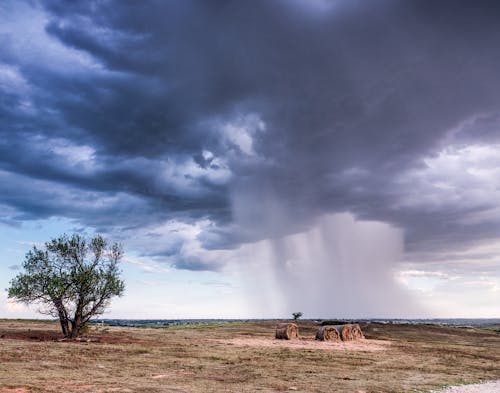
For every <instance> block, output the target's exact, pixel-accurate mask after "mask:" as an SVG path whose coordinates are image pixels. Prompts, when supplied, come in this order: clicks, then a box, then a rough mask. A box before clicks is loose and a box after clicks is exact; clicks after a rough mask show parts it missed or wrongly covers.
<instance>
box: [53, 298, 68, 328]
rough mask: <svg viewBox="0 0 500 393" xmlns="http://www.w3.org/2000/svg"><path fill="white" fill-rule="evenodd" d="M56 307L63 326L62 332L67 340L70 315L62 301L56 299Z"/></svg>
mask: <svg viewBox="0 0 500 393" xmlns="http://www.w3.org/2000/svg"><path fill="white" fill-rule="evenodd" d="M54 305H55V307H56V309H57V314H58V316H59V323H60V324H61V331H62V334H63V336H64V337H65V338H67V337H69V335H70V331H69V323H68V315H67V313H66V309H65V308H64V305H63V302H62V300H61V299H55V300H54Z"/></svg>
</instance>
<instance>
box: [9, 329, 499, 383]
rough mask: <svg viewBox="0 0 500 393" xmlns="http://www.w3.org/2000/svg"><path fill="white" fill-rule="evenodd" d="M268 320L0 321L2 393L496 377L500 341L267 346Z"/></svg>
mask: <svg viewBox="0 0 500 393" xmlns="http://www.w3.org/2000/svg"><path fill="white" fill-rule="evenodd" d="M274 328H275V323H274V322H261V323H232V324H220V325H208V326H204V325H200V326H194V327H193V326H191V327H170V328H158V329H152V328H118V327H92V328H91V329H90V331H89V333H88V334H87V335H86V336H85V340H83V341H78V342H68V341H58V338H59V337H60V336H59V330H58V325H57V324H56V323H52V322H39V321H38V322H37V321H34V322H33V321H9V320H4V321H0V393H7V392H16V393H28V392H69V393H72V392H99V393H105V392H134V393H135V392H152V393H154V392H259V391H261V392H280V391H298V392H429V391H430V390H431V389H436V388H439V387H444V386H447V385H455V384H460V383H472V382H478V381H480V380H498V379H500V334H499V333H498V332H497V331H494V330H491V331H486V330H481V329H477V328H476V329H472V328H450V327H440V326H431V325H382V324H369V325H362V329H363V331H364V333H365V336H366V337H367V339H366V340H362V341H360V342H356V343H324V342H316V341H314V340H313V338H312V337H313V336H314V333H315V331H316V328H317V327H316V326H315V325H314V323H312V322H308V321H303V322H300V323H299V328H300V334H301V336H302V337H303V339H301V340H299V341H290V342H288V341H277V340H275V339H274Z"/></svg>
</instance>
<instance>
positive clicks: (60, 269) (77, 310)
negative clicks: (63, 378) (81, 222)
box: [8, 234, 125, 337]
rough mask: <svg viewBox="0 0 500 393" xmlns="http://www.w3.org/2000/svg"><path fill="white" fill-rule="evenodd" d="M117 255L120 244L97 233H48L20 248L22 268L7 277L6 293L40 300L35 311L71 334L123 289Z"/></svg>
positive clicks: (27, 302) (24, 301)
mask: <svg viewBox="0 0 500 393" xmlns="http://www.w3.org/2000/svg"><path fill="white" fill-rule="evenodd" d="M122 256H123V252H122V249H121V247H120V245H118V244H117V243H115V244H113V245H112V246H111V247H108V246H107V242H106V241H105V240H104V239H103V238H102V237H101V236H100V235H97V236H95V237H94V238H92V239H90V240H89V241H87V240H86V239H85V238H84V237H82V236H80V235H77V234H75V235H72V236H71V237H68V236H67V235H63V236H61V237H59V238H56V239H52V240H51V241H50V242H47V243H45V247H44V249H39V248H37V247H33V249H32V250H31V251H29V252H28V253H27V254H26V257H25V261H24V263H23V268H24V271H23V272H22V273H20V274H18V275H17V276H16V277H15V278H14V279H13V280H12V281H11V282H10V288H9V289H8V293H9V298H14V299H16V300H17V301H20V302H23V303H26V304H30V303H35V304H38V305H40V306H41V308H40V312H42V313H44V314H48V315H52V316H54V317H57V318H59V321H60V323H61V329H62V331H63V334H64V336H65V337H76V336H78V334H79V333H80V332H81V330H82V329H83V327H84V326H85V323H87V322H88V321H89V320H90V318H92V317H94V316H96V315H100V314H102V313H103V312H104V311H105V309H106V307H107V306H108V305H109V302H110V299H111V298H112V297H114V296H121V295H122V294H123V291H124V289H125V284H124V282H123V281H122V280H121V279H120V270H119V268H118V264H119V262H120V260H121V258H122Z"/></svg>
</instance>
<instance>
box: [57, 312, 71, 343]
mask: <svg viewBox="0 0 500 393" xmlns="http://www.w3.org/2000/svg"><path fill="white" fill-rule="evenodd" d="M59 323H60V324H61V330H62V334H63V336H64V337H65V338H68V337H69V324H68V320H67V319H66V318H64V317H63V316H62V315H61V314H59Z"/></svg>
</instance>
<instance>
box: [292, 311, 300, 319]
mask: <svg viewBox="0 0 500 393" xmlns="http://www.w3.org/2000/svg"><path fill="white" fill-rule="evenodd" d="M292 316H293V320H294V321H296V320H297V319H299V318H300V317H301V316H302V313H301V312H300V311H297V312H293V313H292Z"/></svg>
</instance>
